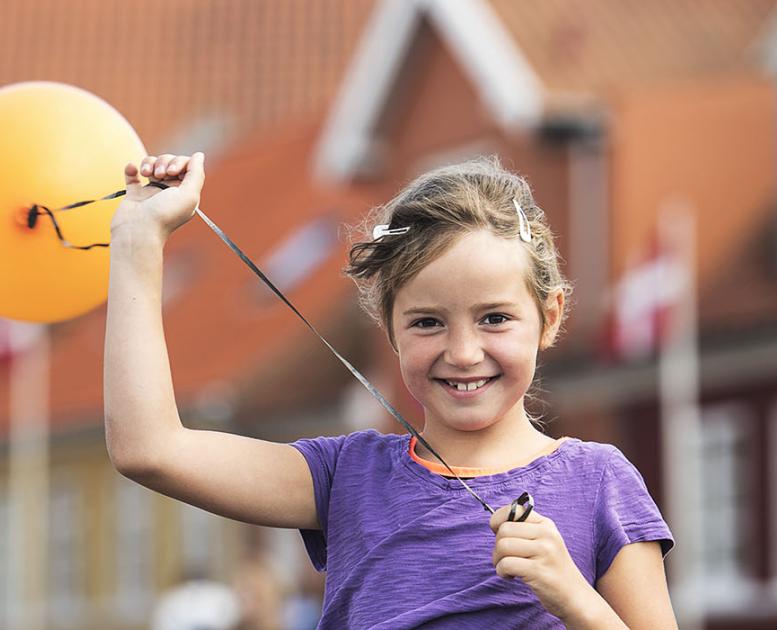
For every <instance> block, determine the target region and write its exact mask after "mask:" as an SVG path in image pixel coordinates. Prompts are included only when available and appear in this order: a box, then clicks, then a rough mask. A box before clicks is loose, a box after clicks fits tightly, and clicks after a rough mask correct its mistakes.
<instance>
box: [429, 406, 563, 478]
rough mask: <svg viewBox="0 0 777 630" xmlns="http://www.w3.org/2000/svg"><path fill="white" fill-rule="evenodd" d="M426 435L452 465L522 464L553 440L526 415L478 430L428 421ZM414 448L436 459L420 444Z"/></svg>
mask: <svg viewBox="0 0 777 630" xmlns="http://www.w3.org/2000/svg"><path fill="white" fill-rule="evenodd" d="M423 436H424V438H425V439H426V440H427V441H428V442H429V444H430V445H431V446H432V448H434V450H436V451H437V452H438V453H439V454H440V455H441V456H442V458H443V459H444V460H445V461H446V462H448V464H449V465H451V466H457V467H464V468H491V469H493V468H499V469H503V470H508V469H510V468H512V467H515V466H521V465H523V464H524V463H526V460H527V458H530V457H531V456H532V455H534V454H535V453H537V452H538V451H540V450H541V449H543V448H545V447H546V446H547V445H548V444H550V443H551V442H553V441H554V440H553V438H551V437H549V436H547V435H545V434H543V433H542V432H540V431H538V430H537V429H536V428H535V427H534V426H533V425H532V424H531V422H530V421H529V419H528V418H527V417H526V415H525V414H522V415H521V417H520V418H517V419H516V420H512V421H509V422H508V421H507V419H504V420H503V421H501V422H497V423H495V424H493V425H491V426H489V427H486V428H485V429H480V430H478V431H457V430H455V429H451V428H450V427H446V426H441V425H440V424H438V423H430V422H428V421H427V422H426V426H425V427H424V430H423ZM415 451H416V455H418V457H421V458H422V459H427V460H435V458H434V456H433V455H432V454H431V453H430V452H429V451H428V450H427V449H426V448H425V447H424V446H423V445H422V444H420V443H418V444H416V449H415Z"/></svg>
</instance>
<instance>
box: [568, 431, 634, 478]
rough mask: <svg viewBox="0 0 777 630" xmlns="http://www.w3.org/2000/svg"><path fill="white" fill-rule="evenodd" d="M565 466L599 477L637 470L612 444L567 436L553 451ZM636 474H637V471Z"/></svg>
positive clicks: (578, 472)
mask: <svg viewBox="0 0 777 630" xmlns="http://www.w3.org/2000/svg"><path fill="white" fill-rule="evenodd" d="M554 454H555V455H557V458H558V460H559V461H560V462H562V463H563V464H564V465H565V466H568V467H569V468H570V469H574V470H575V471H576V472H577V474H580V473H582V472H586V471H587V472H588V473H589V474H594V475H597V476H599V477H600V478H601V477H603V476H604V475H605V473H607V474H608V476H612V475H615V476H617V475H619V474H622V473H626V472H628V473H629V474H630V475H632V474H633V473H635V472H637V470H636V467H635V466H634V464H632V463H631V461H629V459H628V458H627V457H626V456H625V455H624V454H623V452H622V451H621V450H620V449H619V448H618V447H617V446H615V445H613V444H607V443H603V442H591V441H586V440H580V439H578V438H569V439H567V440H565V441H564V442H562V443H561V445H560V446H559V448H558V449H557V451H556V452H555V453H554ZM637 474H639V473H638V472H637Z"/></svg>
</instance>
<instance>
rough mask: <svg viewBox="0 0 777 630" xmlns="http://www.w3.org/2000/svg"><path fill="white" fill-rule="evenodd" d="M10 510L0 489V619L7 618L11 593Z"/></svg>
mask: <svg viewBox="0 0 777 630" xmlns="http://www.w3.org/2000/svg"><path fill="white" fill-rule="evenodd" d="M10 512H11V510H10V507H9V505H8V495H7V494H6V493H5V492H2V491H0V621H2V622H5V620H6V619H8V602H9V600H10V597H9V596H10V593H11V581H10V580H9V579H8V578H9V576H8V568H9V559H10V556H9V554H10V539H9V537H10V533H11V530H10V527H11V514H10Z"/></svg>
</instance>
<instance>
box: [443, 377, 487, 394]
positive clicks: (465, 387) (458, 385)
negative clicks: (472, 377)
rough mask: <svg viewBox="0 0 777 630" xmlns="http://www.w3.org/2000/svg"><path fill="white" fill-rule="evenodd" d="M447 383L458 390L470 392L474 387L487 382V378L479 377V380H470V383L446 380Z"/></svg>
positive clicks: (476, 387)
mask: <svg viewBox="0 0 777 630" xmlns="http://www.w3.org/2000/svg"><path fill="white" fill-rule="evenodd" d="M446 382H447V383H448V385H450V386H451V387H455V388H456V389H457V390H459V391H460V392H472V391H475V390H476V389H478V388H480V387H483V385H485V384H486V383H487V382H488V379H487V378H484V379H481V380H479V381H472V382H470V383H456V382H454V381H446Z"/></svg>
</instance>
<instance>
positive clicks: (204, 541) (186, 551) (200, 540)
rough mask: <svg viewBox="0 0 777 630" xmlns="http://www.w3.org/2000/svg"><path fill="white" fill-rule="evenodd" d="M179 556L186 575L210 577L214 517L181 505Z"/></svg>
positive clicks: (190, 506)
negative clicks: (181, 558) (181, 557)
mask: <svg viewBox="0 0 777 630" xmlns="http://www.w3.org/2000/svg"><path fill="white" fill-rule="evenodd" d="M180 506H181V534H182V537H181V547H182V549H181V554H182V556H183V569H184V571H186V572H187V573H192V574H196V575H201V576H204V577H211V575H210V572H211V561H210V560H211V558H210V550H211V549H212V548H213V546H214V545H213V543H214V540H213V539H214V534H215V527H214V525H215V522H214V521H215V519H216V517H215V516H213V515H212V514H209V513H208V512H206V511H204V510H201V509H199V508H196V507H194V506H192V505H188V504H186V503H181V504H180Z"/></svg>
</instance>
